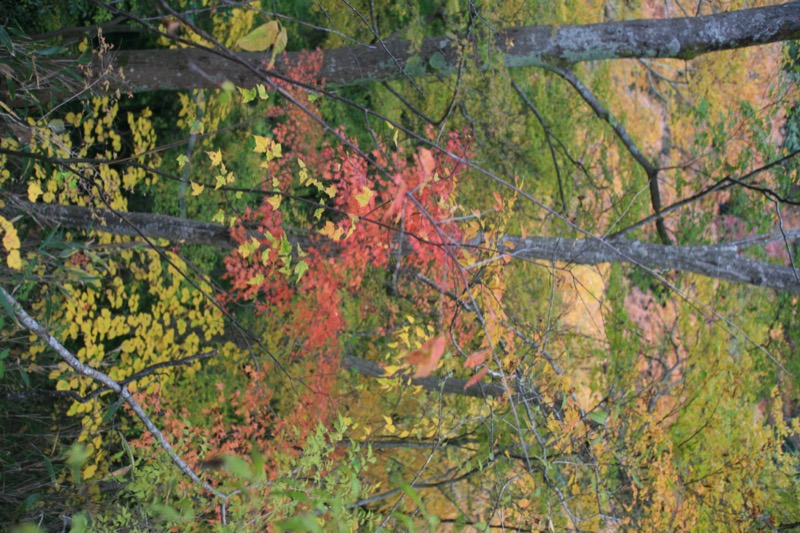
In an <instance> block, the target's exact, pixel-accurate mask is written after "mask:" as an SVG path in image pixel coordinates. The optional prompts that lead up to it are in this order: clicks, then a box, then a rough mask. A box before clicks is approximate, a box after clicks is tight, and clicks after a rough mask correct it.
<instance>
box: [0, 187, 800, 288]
mask: <svg viewBox="0 0 800 533" xmlns="http://www.w3.org/2000/svg"><path fill="white" fill-rule="evenodd" d="M0 214H2V215H3V216H5V217H14V216H18V215H30V216H32V217H33V218H34V219H35V220H37V221H38V222H39V223H40V224H43V225H47V226H63V227H68V228H77V229H84V230H88V229H91V230H95V231H103V232H108V233H113V234H116V235H140V234H141V235H144V236H146V237H148V238H159V239H167V240H169V241H170V242H173V243H185V244H204V245H209V246H217V247H221V248H228V249H230V248H233V247H235V246H236V244H235V243H234V242H233V241H232V240H231V238H230V236H229V233H228V229H227V228H226V227H225V226H223V225H221V224H215V223H212V222H196V221H193V220H186V219H181V218H176V217H170V216H166V215H154V214H149V213H120V214H119V215H117V214H115V213H112V212H110V211H108V210H105V209H88V208H85V207H76V206H60V205H48V204H31V203H30V202H26V201H23V200H15V201H13V202H9V203H8V204H7V205H6V207H3V208H0ZM123 217H124V218H123ZM134 227H136V228H137V229H138V232H137V231H136V230H134ZM290 231H291V230H290ZM798 233H800V232H797V231H794V230H792V231H789V232H788V234H787V236H788V237H790V238H797V237H798ZM288 238H289V240H290V241H293V242H299V243H301V245H302V246H303V247H304V248H308V247H309V246H317V245H325V246H328V247H330V248H331V250H332V249H333V248H334V245H332V244H331V243H329V242H327V241H324V240H319V241H317V242H316V243H312V242H311V240H310V239H311V238H310V236H309V235H308V234H303V233H302V232H298V231H295V232H293V233H290V235H288ZM500 243H501V244H500V245H501V246H504V247H505V250H506V251H507V253H508V254H509V255H512V256H513V257H516V258H518V259H525V260H543V261H559V262H563V263H574V264H580V265H596V264H599V263H631V264H636V265H644V266H647V267H650V268H653V269H657V270H679V271H685V272H693V273H695V274H700V275H703V276H707V277H710V278H716V279H721V280H726V281H734V282H737V283H747V284H750V285H757V286H760V287H767V288H770V289H775V290H779V291H788V292H795V293H798V292H800V272H795V271H794V270H793V269H792V268H790V267H783V266H778V265H774V264H770V263H764V262H762V261H755V260H752V259H747V258H746V257H743V256H741V255H740V254H739V250H740V248H742V247H743V246H739V245H725V244H719V245H710V246H665V245H661V244H648V243H643V242H639V241H629V240H626V239H615V240H613V241H604V240H601V239H563V238H560V237H527V238H525V239H523V238H521V237H518V236H513V235H506V236H505V237H503V238H502V239H501V241H500ZM470 244H471V245H476V244H480V243H478V242H474V243H470ZM404 248H408V247H404Z"/></svg>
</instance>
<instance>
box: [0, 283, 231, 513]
mask: <svg viewBox="0 0 800 533" xmlns="http://www.w3.org/2000/svg"><path fill="white" fill-rule="evenodd" d="M0 296H2V297H4V298H5V299H6V300H7V302H8V304H10V306H11V309H12V310H13V311H14V314H15V315H16V318H17V320H19V322H20V323H21V324H22V325H23V326H25V328H27V329H28V330H29V331H30V332H31V333H33V334H35V335H36V336H37V337H39V338H40V339H42V340H43V341H44V342H45V344H47V345H48V346H50V347H51V348H52V349H53V350H55V352H56V353H57V354H58V355H59V357H61V358H62V359H63V360H64V361H65V362H66V363H67V364H68V365H69V366H71V367H72V368H73V369H74V370H75V371H76V372H78V373H79V374H82V375H84V376H86V377H88V378H89V379H92V380H94V381H96V382H98V383H101V384H102V385H104V386H105V387H107V388H108V389H111V390H113V391H114V392H116V393H117V394H119V395H120V397H121V398H122V400H123V401H124V402H125V403H127V404H128V406H130V408H131V410H133V412H134V413H136V416H138V417H139V420H141V421H142V424H144V426H145V427H146V428H147V430H148V431H149V432H150V433H151V434H152V435H153V437H154V438H155V439H156V441H157V442H158V444H159V445H160V446H161V448H162V449H163V450H164V451H165V452H167V455H169V458H170V459H171V460H172V462H173V463H175V465H176V466H177V467H178V468H179V469H180V470H181V472H183V473H184V474H186V476H187V477H189V479H191V480H192V481H193V482H194V483H196V484H198V485H200V486H201V487H203V488H204V489H205V490H207V491H208V492H210V493H211V494H213V495H214V496H216V497H218V498H221V499H223V500H226V499H227V496H226V495H225V494H223V493H222V492H220V491H219V490H217V489H216V488H215V487H213V486H212V485H211V484H209V483H208V482H207V481H203V480H202V479H201V478H200V477H199V476H198V475H197V474H196V473H195V472H194V470H192V467H190V466H189V465H188V464H187V463H186V461H184V460H183V459H182V458H181V456H180V455H178V453H177V452H176V451H175V450H174V449H173V448H172V445H171V444H170V443H169V442H168V441H167V439H166V437H164V434H163V433H161V430H159V429H158V428H157V427H156V425H155V424H154V423H153V421H152V420H150V417H149V416H148V415H147V413H146V412H145V411H144V409H142V406H141V405H139V402H137V401H136V399H135V398H134V397H133V395H132V394H131V393H130V391H129V390H128V389H127V387H125V386H123V385H121V384H120V383H119V382H117V381H115V380H113V379H111V377H110V376H109V375H108V374H105V373H103V372H101V371H99V370H97V369H96V368H92V367H91V366H89V365H86V364H84V363H82V362H80V361H79V360H78V358H77V357H75V356H74V355H73V354H72V353H71V352H70V351H69V350H67V349H66V348H65V347H64V345H63V344H61V343H60V342H59V341H58V340H57V339H56V338H55V337H53V336H52V335H51V334H50V332H49V331H47V330H46V329H45V328H44V327H42V325H41V324H39V322H37V321H36V320H35V319H34V318H33V317H31V316H30V315H29V314H28V312H27V311H25V309H24V308H23V307H22V305H20V303H19V302H17V300H16V299H14V297H13V296H11V294H9V293H8V292H7V291H6V290H5V289H4V288H3V287H0Z"/></svg>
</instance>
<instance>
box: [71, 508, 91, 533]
mask: <svg viewBox="0 0 800 533" xmlns="http://www.w3.org/2000/svg"><path fill="white" fill-rule="evenodd" d="M84 531H89V516H88V515H87V514H86V511H82V512H80V513H78V514H74V515H72V527H71V528H70V530H69V533H84Z"/></svg>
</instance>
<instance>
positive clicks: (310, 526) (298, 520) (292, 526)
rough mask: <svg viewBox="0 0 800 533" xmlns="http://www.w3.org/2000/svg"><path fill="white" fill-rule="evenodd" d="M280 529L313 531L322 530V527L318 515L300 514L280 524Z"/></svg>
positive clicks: (314, 532)
mask: <svg viewBox="0 0 800 533" xmlns="http://www.w3.org/2000/svg"><path fill="white" fill-rule="evenodd" d="M278 531H310V532H312V533H317V532H321V531H322V528H321V527H320V525H319V522H318V521H317V519H316V517H314V515H310V514H304V515H300V516H293V517H292V518H289V519H286V520H284V521H283V522H280V523H279V524H278Z"/></svg>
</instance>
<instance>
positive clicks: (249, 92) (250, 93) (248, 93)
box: [239, 87, 256, 104]
mask: <svg viewBox="0 0 800 533" xmlns="http://www.w3.org/2000/svg"><path fill="white" fill-rule="evenodd" d="M239 92H240V93H241V94H242V103H243V104H247V103H249V102H252V101H253V100H255V99H256V89H255V88H253V89H242V88H241V87H239Z"/></svg>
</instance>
